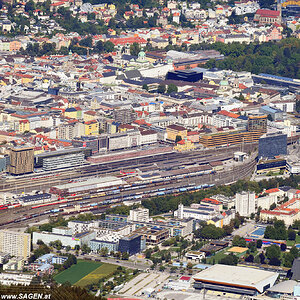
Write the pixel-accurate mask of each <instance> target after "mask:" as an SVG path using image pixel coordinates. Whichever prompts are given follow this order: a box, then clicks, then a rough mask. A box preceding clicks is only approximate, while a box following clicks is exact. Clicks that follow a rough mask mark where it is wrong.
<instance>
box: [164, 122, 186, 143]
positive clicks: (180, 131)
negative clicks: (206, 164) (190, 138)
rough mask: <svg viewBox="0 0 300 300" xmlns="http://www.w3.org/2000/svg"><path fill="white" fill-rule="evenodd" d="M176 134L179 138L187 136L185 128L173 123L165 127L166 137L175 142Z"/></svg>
mask: <svg viewBox="0 0 300 300" xmlns="http://www.w3.org/2000/svg"><path fill="white" fill-rule="evenodd" d="M177 136H179V137H181V139H185V138H187V129H186V128H185V127H183V126H179V125H175V124H173V125H169V126H168V127H167V139H168V140H170V141H173V142H175V141H176V137H177Z"/></svg>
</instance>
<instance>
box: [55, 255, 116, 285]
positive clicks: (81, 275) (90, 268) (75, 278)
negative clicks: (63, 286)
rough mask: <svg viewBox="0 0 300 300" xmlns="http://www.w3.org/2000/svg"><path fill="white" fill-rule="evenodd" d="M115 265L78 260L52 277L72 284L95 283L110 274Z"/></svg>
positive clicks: (59, 281)
mask: <svg viewBox="0 0 300 300" xmlns="http://www.w3.org/2000/svg"><path fill="white" fill-rule="evenodd" d="M117 267H118V266H117V265H112V264H107V263H99V262H94V261H85V260H78V262H77V264H76V265H73V266H71V267H70V268H69V269H67V270H64V271H62V272H61V273H59V274H57V275H56V276H55V277H54V279H55V280H56V281H57V282H58V283H64V282H66V281H69V282H70V283H71V284H72V285H78V286H81V287H84V286H86V285H88V284H92V283H97V282H98V280H99V279H100V278H102V277H105V276H107V275H110V274H112V273H113V272H114V271H115V270H116V269H117Z"/></svg>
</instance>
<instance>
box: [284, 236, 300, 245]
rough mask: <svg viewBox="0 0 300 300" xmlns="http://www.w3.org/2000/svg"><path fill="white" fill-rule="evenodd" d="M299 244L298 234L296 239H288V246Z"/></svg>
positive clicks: (299, 237)
mask: <svg viewBox="0 0 300 300" xmlns="http://www.w3.org/2000/svg"><path fill="white" fill-rule="evenodd" d="M295 244H296V245H297V244H300V235H298V234H297V235H296V241H289V240H287V241H286V245H287V246H294V245H295Z"/></svg>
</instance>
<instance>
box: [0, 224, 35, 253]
mask: <svg viewBox="0 0 300 300" xmlns="http://www.w3.org/2000/svg"><path fill="white" fill-rule="evenodd" d="M30 249H31V236H30V234H29V233H22V232H16V231H12V230H4V229H3V230H0V252H4V253H9V254H10V255H13V256H16V257H23V258H27V257H29V256H30Z"/></svg>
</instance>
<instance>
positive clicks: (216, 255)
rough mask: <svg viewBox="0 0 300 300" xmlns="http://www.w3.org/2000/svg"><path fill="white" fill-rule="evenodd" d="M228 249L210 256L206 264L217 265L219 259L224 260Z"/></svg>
mask: <svg viewBox="0 0 300 300" xmlns="http://www.w3.org/2000/svg"><path fill="white" fill-rule="evenodd" d="M229 248H230V247H227V248H226V249H224V250H222V251H220V252H218V253H216V254H215V255H213V256H211V257H208V258H207V261H206V262H207V263H208V264H212V263H213V261H214V262H215V264H217V263H218V262H219V260H220V259H222V258H224V257H226V256H227V254H225V253H226V252H227V250H228V249H229Z"/></svg>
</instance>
